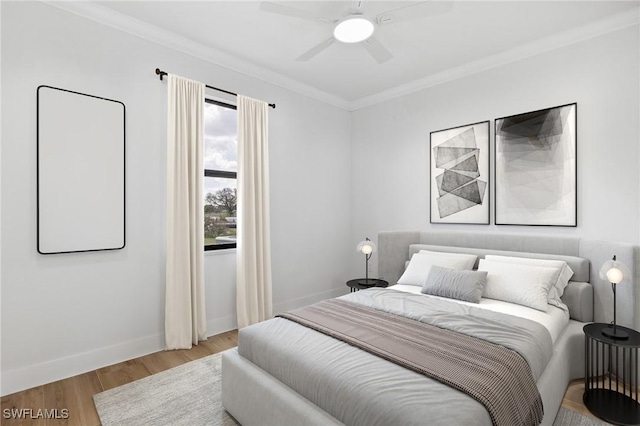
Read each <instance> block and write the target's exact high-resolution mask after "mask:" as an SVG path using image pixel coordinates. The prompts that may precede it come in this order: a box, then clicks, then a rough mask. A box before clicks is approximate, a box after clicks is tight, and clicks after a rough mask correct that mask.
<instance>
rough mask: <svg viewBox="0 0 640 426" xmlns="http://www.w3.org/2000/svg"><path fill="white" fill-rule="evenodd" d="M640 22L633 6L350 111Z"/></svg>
mask: <svg viewBox="0 0 640 426" xmlns="http://www.w3.org/2000/svg"><path fill="white" fill-rule="evenodd" d="M639 22H640V8H635V9H631V10H629V11H625V12H622V13H618V14H616V15H612V16H610V17H607V18H603V19H601V20H598V21H596V22H592V23H590V24H587V25H583V26H581V27H577V28H572V29H570V30H567V31H563V32H560V33H557V34H553V35H551V36H548V37H544V38H541V39H538V40H536V41H533V42H530V43H526V44H523V45H520V46H518V47H515V48H513V49H509V50H505V51H503V52H500V53H497V54H495V55H490V56H487V57H484V58H481V59H478V60H476V61H471V62H467V63H466V64H463V65H460V66H458V67H454V68H449V69H447V70H444V71H442V72H439V73H435V74H432V75H429V76H426V77H424V78H421V79H419V80H415V81H412V82H410V83H407V84H402V85H400V86H396V87H394V88H392V89H388V90H385V91H382V92H380V93H376V94H375V95H371V96H366V97H364V98H361V99H358V100H356V101H353V102H351V103H350V104H349V110H350V111H356V110H359V109H362V108H366V107H369V106H372V105H376V104H379V103H381V102H385V101H388V100H391V99H394V98H398V97H400V96H404V95H408V94H410V93H414V92H417V91H419V90H423V89H427V88H429V87H433V86H437V85H439V84H443V83H446V82H449V81H453V80H457V79H459V78H463V77H466V76H469V75H472V74H476V73H479V72H482V71H486V70H489V69H492V68H497V67H500V66H502V65H506V64H509V63H512V62H516V61H519V60H522V59H526V58H530V57H532V56H537V55H541V54H543V53H546V52H550V51H553V50H556V49H560V48H562V47H566V46H569V45H572V44H576V43H580V42H582V41H585V40H588V39H591V38H595V37H599V36H602V35H605V34H608V33H612V32H615V31H619V30H622V29H624V28H628V27H632V26H634V25H638V23H639Z"/></svg>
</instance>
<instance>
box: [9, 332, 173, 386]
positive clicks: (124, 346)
mask: <svg viewBox="0 0 640 426" xmlns="http://www.w3.org/2000/svg"><path fill="white" fill-rule="evenodd" d="M163 349H164V336H163V335H159V334H158V335H155V336H149V337H143V338H141V339H137V340H129V341H126V342H123V343H119V344H117V345H113V346H107V347H105V348H99V349H95V350H92V351H88V352H83V353H80V354H76V355H71V356H68V357H65V358H59V359H55V360H52V361H47V362H43V363H41V364H35V365H30V366H27V367H22V368H16V369H14V370H9V371H3V372H2V389H1V394H2V396H4V395H9V394H12V393H14V392H20V391H22V390H25V389H30V388H33V387H36V386H40V385H43V384H46V383H51V382H55V381H58V380H62V379H66V378H68V377H73V376H76V375H78V374H83V373H86V372H88V371H93V370H96V369H98V368H102V367H106V366H108V365H113V364H117V363H118V362H122V361H128V360H130V359H133V358H137V357H140V356H144V355H148V354H150V353H153V352H158V351H161V350H163Z"/></svg>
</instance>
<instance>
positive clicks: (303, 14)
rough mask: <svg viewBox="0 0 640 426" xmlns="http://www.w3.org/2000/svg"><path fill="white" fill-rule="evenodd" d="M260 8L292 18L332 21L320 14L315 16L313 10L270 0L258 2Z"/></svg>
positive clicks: (323, 21)
mask: <svg viewBox="0 0 640 426" xmlns="http://www.w3.org/2000/svg"><path fill="white" fill-rule="evenodd" d="M260 10H261V11H263V12H269V13H275V14H278V15H285V16H292V17H294V18H300V19H307V20H311V21H317V22H321V23H330V22H333V21H332V20H331V19H329V18H323V17H322V16H317V15H316V14H315V13H313V12H309V11H308V10H303V9H296V8H294V7H289V6H285V5H283V4H279V3H272V2H270V1H263V2H262V3H260Z"/></svg>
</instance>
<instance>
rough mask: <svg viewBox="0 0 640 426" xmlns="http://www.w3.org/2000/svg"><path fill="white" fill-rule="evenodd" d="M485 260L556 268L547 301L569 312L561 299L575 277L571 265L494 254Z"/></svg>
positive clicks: (556, 261)
mask: <svg viewBox="0 0 640 426" xmlns="http://www.w3.org/2000/svg"><path fill="white" fill-rule="evenodd" d="M485 259H487V260H493V261H497V262H504V263H517V264H520V265H529V266H543V267H546V268H555V269H556V274H555V275H554V280H553V287H552V288H550V289H549V297H548V299H547V302H548V303H549V304H550V305H553V306H557V307H558V308H561V309H564V310H567V306H566V305H565V304H564V303H562V300H560V297H561V296H562V294H563V293H564V289H565V287H567V284H568V283H569V280H570V279H571V277H572V276H573V270H572V269H571V268H570V267H569V265H567V262H565V261H564V260H552V259H531V258H528V257H512V256H497V255H493V254H488V255H486V256H485Z"/></svg>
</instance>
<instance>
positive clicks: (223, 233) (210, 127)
mask: <svg viewBox="0 0 640 426" xmlns="http://www.w3.org/2000/svg"><path fill="white" fill-rule="evenodd" d="M204 115H205V130H204V145H205V146H204V169H205V170H204V175H205V178H204V194H203V196H204V244H205V249H207V250H215V249H221V248H233V247H235V246H236V232H237V229H236V224H237V222H236V213H237V199H238V197H237V186H236V182H237V181H236V173H237V171H238V148H237V147H238V142H237V115H236V107H235V106H233V105H227V104H223V103H220V102H215V101H211V100H209V99H207V101H206V104H205V111H204Z"/></svg>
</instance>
